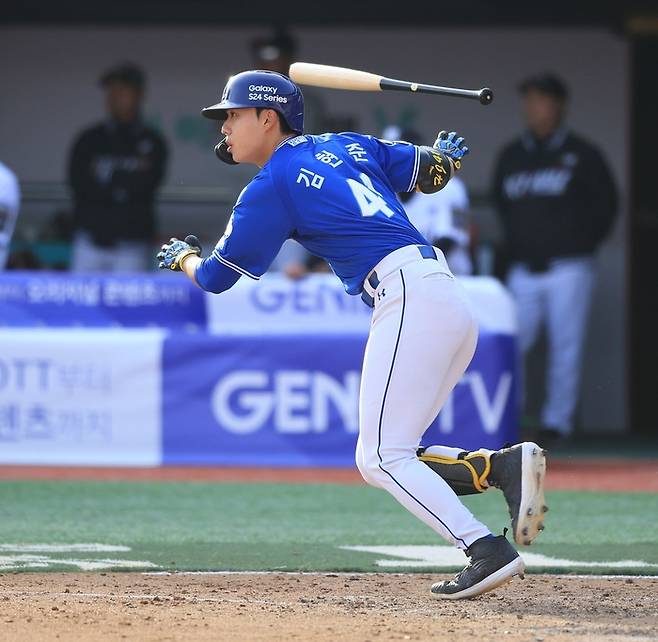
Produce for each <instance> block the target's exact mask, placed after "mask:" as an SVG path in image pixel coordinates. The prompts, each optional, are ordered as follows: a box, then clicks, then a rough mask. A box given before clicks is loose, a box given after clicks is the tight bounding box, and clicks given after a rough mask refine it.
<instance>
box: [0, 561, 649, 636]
mask: <svg viewBox="0 0 658 642" xmlns="http://www.w3.org/2000/svg"><path fill="white" fill-rule="evenodd" d="M437 577H440V576H429V575H381V574H373V575H349V574H348V575H337V574H324V575H322V574H320V575H301V574H285V575H283V574H260V575H259V574H244V575H243V574H215V575H137V574H121V573H114V574H105V573H101V574H73V573H71V574H54V573H49V574H47V575H43V574H36V573H22V574H16V575H14V574H10V575H7V574H5V575H3V576H0V640H3V641H4V640H7V641H10V640H11V641H12V642H14V641H15V640H21V641H25V642H29V641H32V640H46V639H47V640H54V639H60V640H71V641H77V640H81V641H84V642H94V641H97V640H121V639H125V640H140V641H142V640H144V641H147V640H148V641H151V640H158V641H160V640H162V641H165V640H176V641H179V640H181V641H182V640H186V641H187V640H189V641H195V642H196V641H200V640H230V641H231V642H243V641H244V642H254V641H257V640H268V641H269V640H299V641H306V640H312V641H314V642H315V641H318V642H328V641H332V642H334V641H337V640H354V641H365V640H369V641H371V642H383V641H388V640H416V641H420V640H428V641H429V640H432V642H434V641H436V640H446V641H450V642H461V641H464V642H466V641H468V642H473V640H478V642H484V641H494V640H495V641H501V640H503V641H508V640H509V641H510V642H511V641H521V640H522V641H524V642H528V641H529V642H542V641H544V640H546V641H548V640H551V641H554V642H565V641H576V640H577V641H578V642H587V641H594V640H596V641H597V642H599V641H606V642H621V641H626V640H628V641H631V640H632V641H633V642H640V641H643V640H656V639H657V637H658V579H640V578H627V579H624V578H587V579H583V578H578V577H564V576H551V577H547V576H538V575H535V576H529V577H527V578H526V579H525V580H524V581H520V580H518V579H516V580H514V581H513V582H512V583H510V584H508V585H506V586H504V587H501V588H499V589H498V590H496V591H495V592H492V593H489V594H487V595H485V596H482V597H480V598H477V599H475V600H468V601H460V602H437V601H434V600H432V599H431V598H430V597H429V596H428V589H429V586H430V584H431V583H432V582H433V581H435V580H436V579H437Z"/></svg>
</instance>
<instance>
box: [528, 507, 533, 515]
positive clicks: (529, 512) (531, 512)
mask: <svg viewBox="0 0 658 642" xmlns="http://www.w3.org/2000/svg"><path fill="white" fill-rule="evenodd" d="M533 513H534V511H533V510H532V508H528V517H530V516H531V515H532V514H533Z"/></svg>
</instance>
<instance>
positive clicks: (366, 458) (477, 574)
mask: <svg viewBox="0 0 658 642" xmlns="http://www.w3.org/2000/svg"><path fill="white" fill-rule="evenodd" d="M203 114H204V116H206V117H208V118H211V119H215V120H219V121H222V123H223V124H222V126H221V133H222V134H223V135H224V138H223V140H222V141H221V142H220V143H219V144H218V145H217V147H216V148H215V151H216V154H217V156H218V157H219V158H220V159H221V160H223V161H225V162H227V163H231V164H236V163H252V164H255V165H257V166H258V167H260V168H261V169H260V172H259V173H258V174H257V175H256V176H255V177H254V178H253V180H252V181H251V182H250V183H249V184H248V185H247V186H246V187H245V188H244V189H243V190H242V192H241V194H240V195H239V196H238V199H237V201H236V203H235V206H234V208H233V212H232V215H231V218H230V220H229V223H228V225H227V228H226V231H225V233H224V235H223V236H222V238H221V239H220V240H219V242H218V243H217V245H216V247H215V248H214V250H213V251H212V253H211V254H210V255H209V256H207V257H206V258H201V248H200V246H199V243H198V241H197V239H196V237H194V236H188V237H187V238H186V239H185V241H181V240H178V239H171V242H170V243H167V244H165V245H164V246H163V247H162V251H161V252H160V253H159V254H158V258H159V259H160V267H161V268H164V269H170V270H181V271H183V272H184V273H185V274H186V275H187V276H188V277H189V278H190V279H192V281H194V282H195V283H196V284H197V285H198V286H199V287H201V288H203V289H204V290H206V291H209V292H215V293H220V292H223V291H224V290H227V289H228V288H230V287H231V286H232V285H233V284H235V283H236V281H237V280H238V279H239V278H240V277H241V276H246V277H247V278H250V279H255V280H258V279H259V278H260V276H261V275H262V274H263V273H264V272H265V271H266V270H267V268H268V266H269V264H270V262H271V261H272V259H273V258H274V256H275V255H276V253H277V251H278V250H279V248H280V246H281V244H282V243H283V242H284V241H285V240H286V239H288V238H294V239H296V240H297V241H298V242H299V243H301V244H302V245H303V246H304V247H305V248H306V249H307V250H308V251H309V252H311V253H312V254H315V255H317V256H320V257H322V258H324V259H326V260H327V261H328V263H329V264H330V265H331V267H332V269H333V271H334V272H335V273H336V275H337V276H338V278H340V279H341V281H342V282H343V285H344V287H345V289H346V290H347V292H348V293H349V294H353V295H360V296H361V298H362V299H363V301H364V302H365V303H366V304H367V305H369V306H370V307H372V308H373V316H372V325H371V330H370V335H369V338H368V344H367V347H366V351H365V356H364V362H363V373H362V380H361V391H360V402H359V417H360V430H359V439H358V443H357V449H356V464H357V466H358V468H359V470H360V472H361V474H362V475H363V478H364V479H365V480H366V481H367V482H368V483H369V484H372V485H373V486H378V487H381V488H384V489H385V490H387V491H388V492H389V493H391V494H392V495H393V496H394V497H395V498H396V499H397V500H398V501H399V502H400V503H401V504H402V505H403V506H404V507H405V508H407V509H408V510H409V511H410V512H411V513H413V514H414V515H415V516H416V517H417V518H419V519H420V520H422V521H423V522H425V523H426V524H427V525H428V526H429V527H430V528H432V529H434V530H435V531H436V532H437V533H438V534H439V535H441V536H442V537H443V538H445V539H446V540H448V541H449V542H451V543H452V544H454V545H455V546H457V547H458V548H460V549H462V550H464V551H465V552H466V554H467V555H468V556H469V557H470V561H469V563H468V565H467V566H466V568H465V569H464V570H463V571H461V572H460V573H459V574H458V575H457V576H456V577H455V578H454V579H452V580H450V581H443V582H439V583H436V584H434V585H433V586H432V587H431V594H432V595H433V596H435V597H437V598H451V599H455V598H465V597H471V596H474V595H478V594H480V593H483V592H485V591H488V590H491V589H493V588H495V587H497V586H499V585H500V584H502V583H504V582H506V581H508V580H510V579H511V578H512V577H513V576H515V575H522V574H523V572H524V563H523V560H522V559H521V557H520V556H519V554H518V553H517V552H516V550H515V549H514V548H513V547H512V546H511V545H510V543H509V542H508V541H507V539H506V538H505V536H504V535H501V536H497V537H496V536H494V535H492V534H491V532H490V531H489V529H488V528H487V527H486V526H485V525H484V524H482V523H481V522H479V521H478V520H477V519H476V518H475V517H474V516H473V515H472V514H471V512H470V511H469V510H468V509H467V508H466V507H465V506H464V505H463V504H462V503H461V502H460V501H459V499H458V497H457V494H466V493H476V492H482V491H484V490H485V489H487V488H488V487H490V486H494V487H498V488H501V489H502V490H503V492H504V494H505V498H506V500H507V503H508V506H509V510H510V514H511V517H512V528H513V533H514V538H515V540H516V541H517V542H518V543H522V544H529V543H530V542H531V541H532V540H533V539H534V538H535V537H536V536H537V535H538V533H539V531H540V530H542V529H543V523H542V520H543V512H545V510H546V508H545V506H544V495H543V479H544V469H545V460H544V453H543V451H542V450H541V449H540V448H539V447H538V446H537V445H536V444H533V443H524V444H519V445H517V446H514V447H512V448H505V449H503V450H499V451H495V452H494V451H488V450H479V451H476V452H465V451H462V450H460V449H458V448H446V447H442V446H432V447H430V448H427V449H424V450H421V451H418V445H419V443H420V439H421V437H422V435H423V433H424V432H425V430H426V429H427V427H428V426H429V424H430V423H431V422H432V420H433V419H434V418H435V417H436V415H437V414H438V412H439V410H440V409H441V406H442V405H443V404H444V402H445V401H446V398H447V397H448V395H449V394H450V392H451V390H452V389H453V388H454V386H455V385H456V384H457V382H458V381H459V379H460V377H461V376H462V374H463V373H464V370H465V369H466V367H467V366H468V364H469V362H470V360H471V358H472V356H473V353H474V351H475V345H476V340H477V333H478V330H477V326H476V322H475V319H474V316H473V312H472V311H471V308H470V306H469V303H468V301H467V298H466V295H465V294H464V291H463V289H462V286H461V285H460V284H459V283H457V281H456V280H455V278H454V277H453V275H452V274H451V272H450V270H449V269H448V267H447V265H446V261H445V258H444V256H443V254H442V253H441V251H440V250H437V249H436V248H433V247H432V246H430V245H429V244H428V243H427V241H426V240H425V238H424V237H423V236H422V235H421V234H420V233H419V232H418V231H417V230H416V229H415V228H414V227H413V226H412V225H411V223H410V222H409V220H408V218H407V216H406V214H405V212H404V209H403V207H402V204H401V203H400V201H399V200H398V199H397V198H396V192H401V191H404V190H407V191H411V190H414V189H419V190H421V191H423V192H426V193H431V192H435V191H438V190H439V189H441V188H442V187H443V186H444V185H445V184H446V182H447V181H448V180H449V179H450V177H451V176H452V175H453V174H454V172H455V171H456V170H457V169H458V168H459V167H460V166H461V162H462V157H463V156H464V155H465V154H466V153H467V151H468V149H467V148H466V147H465V146H464V139H463V138H462V137H458V136H457V135H456V134H455V132H452V133H450V134H446V133H444V132H442V133H441V134H440V135H439V138H438V139H437V141H436V143H435V146H434V147H423V146H415V145H411V144H409V143H403V142H389V141H384V140H378V139H376V138H373V137H371V136H364V135H361V134H355V133H342V134H323V135H320V136H309V135H304V134H303V122H304V103H303V98H302V94H301V92H300V90H299V88H298V87H297V86H296V85H295V84H294V83H293V82H291V81H290V80H289V79H288V78H287V77H286V76H283V75H281V74H277V73H274V72H268V71H245V72H242V73H240V74H237V75H235V76H232V77H231V78H230V79H229V81H228V83H227V85H226V87H225V88H224V92H223V95H222V99H221V101H220V102H219V103H217V104H216V105H212V106H211V107H207V108H206V109H204V110H203ZM417 451H418V452H417ZM437 473H438V474H437Z"/></svg>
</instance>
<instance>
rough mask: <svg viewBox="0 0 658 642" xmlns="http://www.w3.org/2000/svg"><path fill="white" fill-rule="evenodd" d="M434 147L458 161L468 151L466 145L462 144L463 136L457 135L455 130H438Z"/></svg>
mask: <svg viewBox="0 0 658 642" xmlns="http://www.w3.org/2000/svg"><path fill="white" fill-rule="evenodd" d="M434 147H435V148H436V149H438V150H439V151H441V152H443V153H444V154H445V155H446V156H447V157H448V158H450V159H452V160H453V161H460V160H461V159H462V158H463V157H464V156H466V154H468V151H469V150H468V147H466V145H464V137H463V136H459V135H458V134H457V132H450V133H448V132H446V131H441V132H439V137H438V138H437V139H436V141H435V142H434Z"/></svg>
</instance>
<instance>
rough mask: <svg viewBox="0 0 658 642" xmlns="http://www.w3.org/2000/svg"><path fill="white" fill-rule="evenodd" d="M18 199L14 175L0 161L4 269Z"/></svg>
mask: <svg viewBox="0 0 658 642" xmlns="http://www.w3.org/2000/svg"><path fill="white" fill-rule="evenodd" d="M20 200H21V194H20V188H19V186H18V179H17V178H16V175H15V174H14V172H12V171H11V170H10V169H9V168H8V167H7V166H6V165H4V164H3V163H1V162H0V270H4V268H5V265H6V264H7V258H8V257H9V246H10V244H11V236H12V234H13V233H14V228H15V227H16V219H17V218H18V208H19V205H20Z"/></svg>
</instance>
